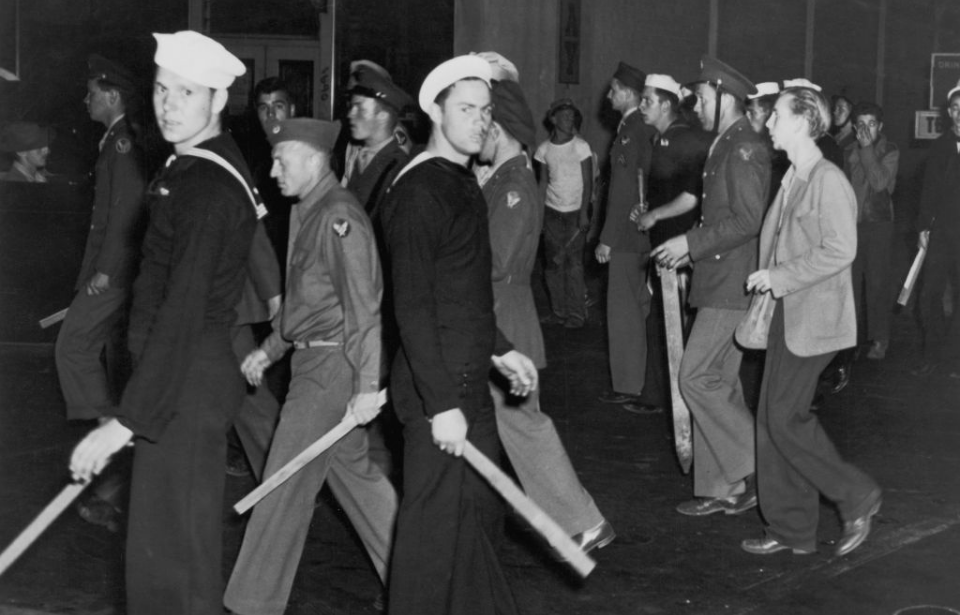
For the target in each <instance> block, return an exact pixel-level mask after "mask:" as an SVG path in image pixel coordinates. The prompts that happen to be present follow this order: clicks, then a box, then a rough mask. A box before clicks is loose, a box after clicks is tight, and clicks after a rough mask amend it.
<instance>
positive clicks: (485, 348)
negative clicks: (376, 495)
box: [381, 55, 537, 615]
mask: <svg viewBox="0 0 960 615" xmlns="http://www.w3.org/2000/svg"><path fill="white" fill-rule="evenodd" d="M490 79H491V68H490V64H489V63H488V62H487V61H486V60H483V59H481V58H479V57H477V56H469V55H464V56H459V57H456V58H453V59H451V60H448V61H446V62H444V63H443V64H441V65H440V66H438V67H436V68H435V69H433V71H431V72H430V74H429V75H427V78H426V79H425V80H424V82H423V85H422V87H421V88H420V95H419V103H420V108H421V109H422V110H423V111H424V112H426V113H427V114H428V115H429V116H430V120H431V122H432V133H431V136H430V141H429V143H428V144H427V148H426V150H425V151H424V152H423V153H422V154H420V155H419V156H417V157H416V158H414V159H413V160H412V161H411V162H410V164H408V165H407V166H406V167H405V168H404V170H403V171H401V173H400V175H399V176H398V177H397V179H396V181H395V182H394V184H393V186H392V187H391V189H390V191H389V192H388V193H387V197H386V199H385V200H384V203H383V206H382V207H383V210H382V214H381V221H382V224H383V230H384V232H383V234H384V239H385V244H386V247H387V254H388V256H389V262H390V274H391V277H392V278H393V284H392V286H393V298H394V305H395V310H394V311H395V313H396V319H397V324H398V325H399V331H400V340H401V344H400V350H399V352H398V353H397V356H396V358H395V359H394V361H393V369H392V370H391V373H390V396H391V398H392V401H393V405H394V408H395V409H396V413H397V416H398V418H399V419H400V421H401V422H402V423H403V436H404V452H403V454H404V459H403V501H402V502H401V507H400V513H399V516H398V518H397V538H396V542H395V544H394V549H393V561H392V563H391V566H390V599H389V608H390V610H391V612H393V613H404V614H405V613H410V614H413V613H416V614H417V615H444V614H447V613H473V614H476V615H495V614H496V615H510V614H512V613H516V606H515V604H514V601H513V596H512V595H511V594H510V588H509V586H508V584H507V581H506V579H505V577H504V575H503V572H502V571H501V569H500V566H499V564H498V562H497V558H496V553H495V551H494V549H493V545H492V543H491V534H492V533H493V532H496V531H497V528H496V527H495V526H493V525H492V521H495V520H496V518H497V515H496V511H497V510H498V509H499V508H500V506H501V503H500V502H499V500H498V499H497V496H496V494H495V493H494V492H493V491H492V490H491V489H490V488H489V486H487V485H486V484H483V482H482V481H483V479H482V478H480V476H479V475H478V474H477V473H475V472H473V470H471V469H470V468H469V467H467V463H466V461H465V460H464V459H461V458H460V456H461V455H462V454H463V450H464V448H465V447H466V441H467V435H468V430H469V436H470V442H471V443H472V444H473V445H474V446H476V447H477V449H478V450H480V451H481V452H483V453H484V454H485V455H486V456H487V457H490V458H491V459H492V460H494V463H496V460H497V459H498V457H499V455H500V454H501V446H500V440H499V438H498V437H497V425H496V419H495V414H494V410H493V401H492V400H491V398H490V387H489V373H490V364H491V361H492V362H493V364H494V366H495V367H497V368H498V370H499V371H500V372H501V373H502V374H504V375H505V376H507V377H508V378H509V379H510V382H511V385H512V386H511V391H512V392H513V393H514V394H519V395H526V394H528V393H529V392H530V391H531V390H534V389H536V383H537V370H536V367H535V366H534V365H533V362H532V361H530V359H528V358H527V357H526V356H524V355H522V354H520V353H519V352H518V351H516V350H513V346H512V345H511V344H510V342H509V341H508V340H507V339H506V338H505V336H504V335H503V334H502V332H500V330H499V329H498V328H497V325H496V317H495V314H494V310H493V290H492V286H491V281H490V273H491V268H492V266H491V261H492V256H491V250H490V235H489V230H488V222H487V204H486V203H485V202H484V198H483V194H482V193H481V191H480V188H479V186H477V182H476V180H475V178H474V175H473V174H472V173H471V172H470V171H469V170H468V169H467V164H468V163H469V162H470V158H471V157H472V156H474V155H476V154H478V153H479V152H480V150H481V148H482V147H483V142H484V138H485V136H486V132H487V130H488V128H489V125H490V114H491V104H490V89H489V88H490Z"/></svg>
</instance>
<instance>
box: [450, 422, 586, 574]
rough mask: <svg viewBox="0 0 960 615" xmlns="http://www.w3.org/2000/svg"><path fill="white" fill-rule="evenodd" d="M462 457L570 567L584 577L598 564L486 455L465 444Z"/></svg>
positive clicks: (471, 445)
mask: <svg viewBox="0 0 960 615" xmlns="http://www.w3.org/2000/svg"><path fill="white" fill-rule="evenodd" d="M463 457H464V459H466V460H467V463H469V464H470V465H471V466H472V467H473V469H474V470H476V471H477V473H479V474H480V476H482V477H483V478H485V479H486V480H487V482H489V483H490V486H492V487H493V488H494V489H495V490H496V491H497V492H498V493H499V494H500V495H501V496H503V499H505V500H506V501H507V502H509V503H510V505H511V506H513V508H514V509H515V510H516V511H517V512H518V513H520V515H521V516H522V517H523V518H524V519H526V520H527V523H529V524H530V525H531V527H533V529H535V530H537V532H538V533H539V534H540V535H541V536H543V537H544V538H545V539H546V541H547V543H549V544H550V546H551V547H553V548H554V549H556V550H557V552H558V553H560V555H561V556H562V557H563V558H564V559H565V560H566V561H567V562H569V563H570V565H571V566H573V569H574V570H576V571H577V572H578V573H579V574H580V576H581V577H584V578H586V576H587V575H589V574H590V573H591V572H592V571H593V569H594V568H595V567H596V565H597V563H596V562H595V561H593V559H592V558H591V557H590V556H589V555H587V554H586V553H584V552H583V551H581V550H580V547H579V546H577V544H576V543H575V542H574V541H573V539H572V538H570V537H569V536H567V533H566V532H564V531H563V529H562V528H561V527H560V526H559V525H557V522H556V521H554V520H553V519H551V518H550V517H549V516H548V515H547V513H545V512H543V510H542V509H541V508H540V507H539V506H537V505H536V504H535V503H534V501H533V500H531V499H530V498H529V497H527V496H526V494H524V493H523V492H522V491H521V490H520V488H519V487H517V485H516V483H514V482H513V480H512V479H511V478H510V477H509V476H507V475H506V474H504V473H503V471H502V470H501V469H500V468H498V467H497V466H496V464H494V463H493V462H492V461H490V459H488V458H487V456H486V455H484V454H483V453H481V452H480V451H479V450H477V447H475V446H474V445H473V444H471V443H470V442H469V441H468V442H467V445H466V448H464V450H463Z"/></svg>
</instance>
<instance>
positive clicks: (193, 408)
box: [126, 328, 244, 615]
mask: <svg viewBox="0 0 960 615" xmlns="http://www.w3.org/2000/svg"><path fill="white" fill-rule="evenodd" d="M188 374H189V375H188V376H187V378H186V381H185V382H183V385H182V390H181V396H180V400H181V406H180V408H179V409H178V412H177V414H176V415H175V416H174V418H173V419H172V420H171V421H170V423H169V424H168V425H167V428H166V430H165V431H164V432H163V435H162V437H161V438H160V439H159V441H157V442H149V441H147V440H143V439H138V440H137V441H136V447H135V453H134V461H133V480H132V485H131V493H130V517H129V521H128V524H129V525H128V530H127V553H126V578H127V613H129V614H130V615H171V614H176V615H221V613H223V578H222V576H221V575H222V573H223V572H222V562H221V559H222V547H221V542H222V539H223V536H222V523H221V518H222V515H223V491H224V482H225V474H224V470H223V468H224V464H225V462H226V453H227V439H226V433H227V430H228V429H229V428H230V425H231V423H232V422H233V418H234V415H235V414H236V412H237V409H238V408H240V403H241V401H242V398H243V394H244V388H243V381H242V379H241V375H240V370H239V369H237V359H236V357H235V356H234V354H233V351H232V349H231V345H230V335H229V332H228V330H227V329H226V328H224V329H223V330H222V331H218V332H216V334H207V335H205V337H204V339H203V341H202V342H201V345H200V348H199V350H198V353H197V355H196V356H195V357H194V358H193V365H191V369H190V371H189V372H188Z"/></svg>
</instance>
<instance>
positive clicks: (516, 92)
mask: <svg viewBox="0 0 960 615" xmlns="http://www.w3.org/2000/svg"><path fill="white" fill-rule="evenodd" d="M490 92H491V97H492V99H493V121H495V122H496V123H498V124H500V125H501V126H503V129H504V130H506V131H507V132H509V133H510V135H511V136H512V137H513V138H514V139H516V140H517V141H519V142H520V143H522V144H523V145H525V146H526V147H527V148H528V149H533V146H534V145H535V143H536V137H537V129H536V127H535V126H534V125H533V113H531V112H530V107H529V105H527V100H526V99H525V98H524V97H523V90H521V89H520V84H519V83H517V82H516V81H495V82H494V83H493V87H492V88H490Z"/></svg>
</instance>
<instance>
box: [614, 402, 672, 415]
mask: <svg viewBox="0 0 960 615" xmlns="http://www.w3.org/2000/svg"><path fill="white" fill-rule="evenodd" d="M621 407H622V408H623V409H624V410H626V411H627V412H632V413H633V414H662V413H663V408H662V407H660V406H655V405H653V404H644V403H641V402H638V401H628V402H627V403H625V404H623V405H622V406H621Z"/></svg>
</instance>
